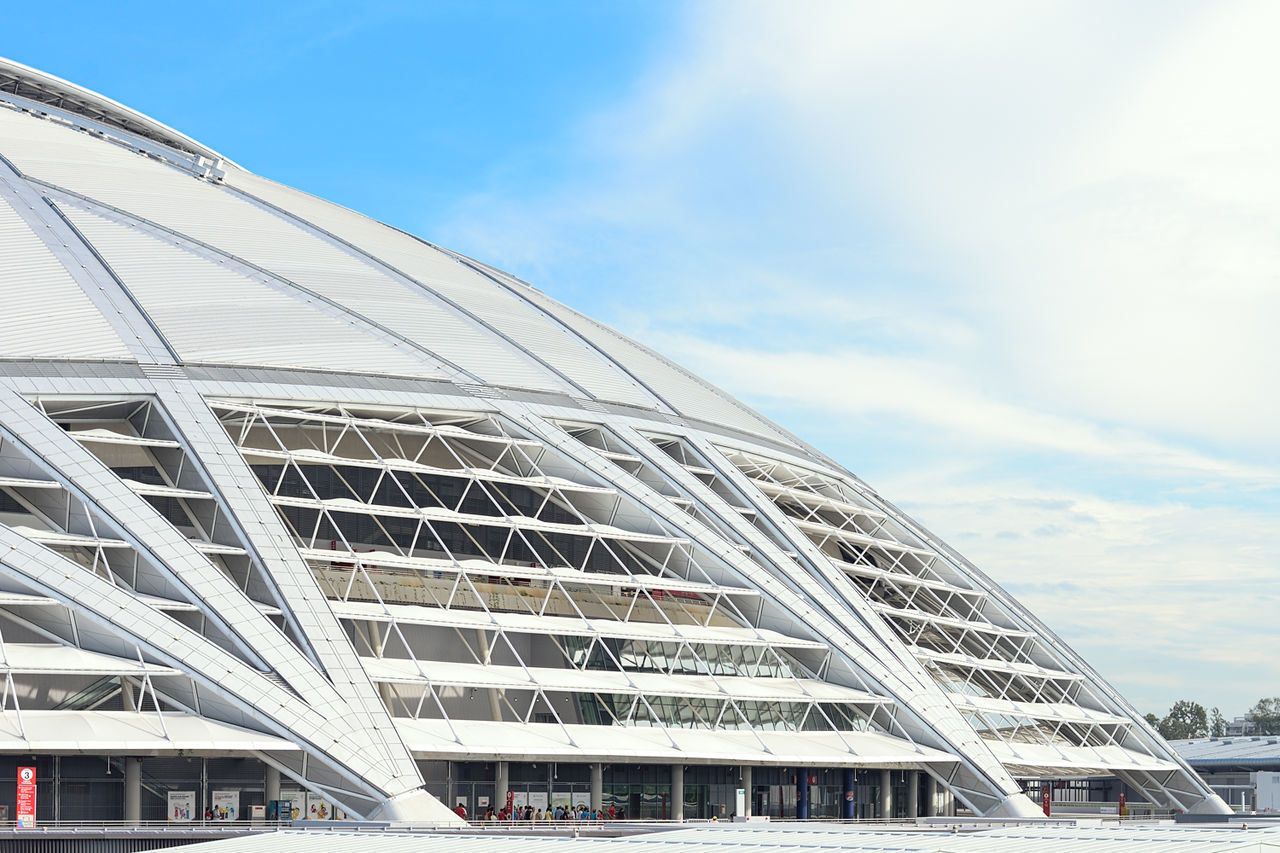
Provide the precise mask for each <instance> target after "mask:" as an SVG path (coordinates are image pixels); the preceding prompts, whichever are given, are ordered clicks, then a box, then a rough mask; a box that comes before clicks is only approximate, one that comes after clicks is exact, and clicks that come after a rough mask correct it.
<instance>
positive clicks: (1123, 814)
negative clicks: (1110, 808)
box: [1117, 791, 1129, 817]
mask: <svg viewBox="0 0 1280 853" xmlns="http://www.w3.org/2000/svg"><path fill="white" fill-rule="evenodd" d="M1117 811H1119V812H1120V817H1124V816H1126V815H1127V814H1129V810H1128V809H1127V808H1125V805H1124V791H1121V792H1120V808H1119V809H1118V810H1117Z"/></svg>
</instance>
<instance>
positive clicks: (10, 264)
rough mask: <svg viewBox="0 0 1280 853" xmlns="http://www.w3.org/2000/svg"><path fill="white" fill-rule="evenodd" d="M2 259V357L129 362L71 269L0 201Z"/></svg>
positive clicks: (0, 350)
mask: <svg viewBox="0 0 1280 853" xmlns="http://www.w3.org/2000/svg"><path fill="white" fill-rule="evenodd" d="M0 258H3V259H4V264H3V265H2V266H0V305H2V306H3V312H4V314H3V320H4V321H3V325H0V357H8V358H128V357H129V350H128V349H127V348H126V347H125V345H124V342H123V341H121V340H120V338H119V337H117V336H116V333H115V332H114V331H112V329H111V325H110V324H109V323H108V322H107V321H106V320H105V319H104V318H103V316H102V314H101V313H99V312H98V309H97V308H96V307H94V304H93V303H92V302H90V301H89V297H87V296H86V295H85V293H84V291H83V290H81V289H80V285H78V284H76V281H75V279H73V278H72V277H71V274H70V273H69V272H68V271H67V268H66V267H65V266H63V265H62V263H61V262H59V261H58V259H57V258H55V257H54V255H53V252H51V251H50V250H49V247H48V246H46V245H45V244H44V243H43V242H42V241H41V240H40V238H39V237H37V236H36V235H35V234H34V233H33V232H32V230H31V228H30V226H29V225H28V224H27V223H26V222H25V221H24V220H23V218H22V217H21V216H19V215H18V212H17V211H16V210H14V208H13V207H12V206H11V205H10V204H9V203H8V202H7V201H5V200H4V199H2V198H0Z"/></svg>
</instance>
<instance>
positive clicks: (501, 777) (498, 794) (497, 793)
mask: <svg viewBox="0 0 1280 853" xmlns="http://www.w3.org/2000/svg"><path fill="white" fill-rule="evenodd" d="M493 770H494V783H493V787H494V791H493V796H494V799H496V800H497V801H498V804H497V805H496V806H494V807H493V810H494V811H498V810H499V809H505V808H506V807H507V791H510V790H511V765H509V764H507V762H505V761H499V762H497V763H496V764H495V765H494V768H493Z"/></svg>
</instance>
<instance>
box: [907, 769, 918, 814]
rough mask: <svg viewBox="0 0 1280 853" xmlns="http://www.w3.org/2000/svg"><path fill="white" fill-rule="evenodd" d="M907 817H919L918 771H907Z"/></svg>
mask: <svg viewBox="0 0 1280 853" xmlns="http://www.w3.org/2000/svg"><path fill="white" fill-rule="evenodd" d="M907 817H908V818H910V819H911V820H915V819H916V818H918V817H920V771H919V770H908V771H907Z"/></svg>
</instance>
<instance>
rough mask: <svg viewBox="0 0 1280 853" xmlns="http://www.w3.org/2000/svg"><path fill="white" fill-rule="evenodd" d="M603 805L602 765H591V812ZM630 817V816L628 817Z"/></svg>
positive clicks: (597, 763) (598, 763)
mask: <svg viewBox="0 0 1280 853" xmlns="http://www.w3.org/2000/svg"><path fill="white" fill-rule="evenodd" d="M603 804H604V765H603V764H601V763H600V762H598V761H597V762H596V763H595V764H592V765H591V810H592V811H596V810H598V809H599V808H600V806H601V805H603ZM628 817H630V815H628Z"/></svg>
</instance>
